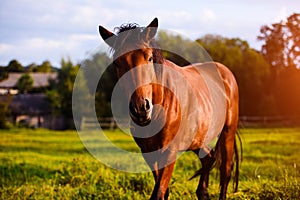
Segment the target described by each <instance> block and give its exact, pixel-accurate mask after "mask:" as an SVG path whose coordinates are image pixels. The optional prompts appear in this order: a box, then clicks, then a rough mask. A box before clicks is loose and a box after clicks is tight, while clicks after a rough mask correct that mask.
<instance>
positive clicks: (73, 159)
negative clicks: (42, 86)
mask: <svg viewBox="0 0 300 200" xmlns="http://www.w3.org/2000/svg"><path fill="white" fill-rule="evenodd" d="M105 134H106V135H107V136H108V137H109V138H110V140H111V141H113V142H114V143H115V144H116V145H118V146H120V147H121V148H124V149H132V150H133V151H138V148H137V146H136V145H135V143H134V141H133V140H132V139H131V137H130V136H128V135H125V134H123V133H122V132H121V131H119V130H114V131H106V132H105ZM240 135H241V139H242V142H243V160H242V163H241V168H240V184H239V190H238V192H237V193H233V187H232V183H230V186H229V191H228V194H227V197H228V199H254V200H255V199H272V200H273V199H300V157H299V152H300V129H299V128H277V129H276V128H272V129H263V128H253V129H250V128H246V129H240ZM200 167H201V165H200V163H199V161H198V159H197V157H196V155H194V154H193V153H191V152H188V153H185V154H183V155H182V156H181V157H180V158H179V159H178V160H177V163H176V167H175V171H174V173H173V177H172V180H171V182H170V191H171V194H170V199H196V195H195V190H196V187H197V184H198V178H196V179H193V180H191V181H188V179H189V178H190V177H191V176H192V175H193V174H194V172H195V171H196V170H197V169H199V168H200ZM218 176H219V173H218V170H217V169H213V170H212V172H211V178H210V185H209V192H210V195H211V198H212V199H218V195H219V183H218V181H219V178H218ZM153 185H154V181H153V178H152V174H151V173H126V172H122V171H118V170H115V169H112V168H110V167H107V166H106V165H104V164H102V163H101V162H100V161H98V160H97V159H95V158H94V157H93V156H92V155H91V154H90V153H89V152H88V151H87V150H86V149H85V147H84V145H83V144H82V142H81V140H80V139H79V137H78V134H77V132H76V131H50V130H45V129H36V130H33V129H10V130H0V198H1V199H5V200H6V199H147V198H149V196H150V194H151V191H152V188H153Z"/></svg>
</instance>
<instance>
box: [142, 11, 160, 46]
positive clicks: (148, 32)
mask: <svg viewBox="0 0 300 200" xmlns="http://www.w3.org/2000/svg"><path fill="white" fill-rule="evenodd" d="M157 27H158V19H157V18H156V17H155V18H154V19H153V21H152V22H151V23H150V24H149V25H148V26H147V27H146V28H145V30H144V31H143V33H144V34H145V38H146V40H148V41H149V40H151V39H152V38H153V37H154V36H155V34H156V32H157Z"/></svg>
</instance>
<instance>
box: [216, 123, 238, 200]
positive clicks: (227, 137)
mask: <svg viewBox="0 0 300 200" xmlns="http://www.w3.org/2000/svg"><path fill="white" fill-rule="evenodd" d="M235 133H236V126H231V127H227V126H225V127H224V129H223V131H222V134H221V136H220V138H219V141H218V142H219V148H220V149H219V150H220V154H221V165H220V172H221V179H220V186H221V192H220V199H222V200H224V199H226V192H227V186H228V183H229V181H230V178H231V171H232V169H233V154H234V143H235Z"/></svg>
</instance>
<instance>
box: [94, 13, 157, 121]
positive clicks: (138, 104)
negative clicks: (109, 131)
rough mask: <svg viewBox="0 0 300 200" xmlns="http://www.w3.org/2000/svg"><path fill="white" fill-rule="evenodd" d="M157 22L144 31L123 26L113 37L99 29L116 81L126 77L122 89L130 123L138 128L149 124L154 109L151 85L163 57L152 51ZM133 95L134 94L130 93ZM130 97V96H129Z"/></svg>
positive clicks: (104, 30)
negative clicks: (109, 54) (127, 102)
mask: <svg viewBox="0 0 300 200" xmlns="http://www.w3.org/2000/svg"><path fill="white" fill-rule="evenodd" d="M157 26H158V20H157V18H155V19H154V20H153V21H152V22H151V23H150V24H149V25H148V26H147V27H139V26H138V25H137V24H126V25H122V26H121V27H119V28H117V29H118V32H117V34H114V33H112V32H110V31H108V30H107V29H105V28H104V27H102V26H99V32H100V35H101V37H102V38H103V39H104V41H105V42H106V43H107V44H108V45H109V46H110V47H111V48H112V50H113V52H114V54H113V60H114V61H113V64H114V66H115V67H116V71H117V77H118V79H120V78H121V77H122V76H123V75H125V74H126V76H129V79H128V78H127V79H126V81H125V82H122V86H123V87H124V89H125V92H126V93H127V94H128V97H129V98H130V100H129V112H130V116H131V119H132V120H133V121H134V122H135V123H136V124H138V125H140V126H145V125H147V124H149V123H150V121H151V113H152V108H153V85H152V84H151V83H152V82H153V81H154V80H155V78H156V74H155V64H157V63H160V62H159V60H161V58H162V56H161V54H159V53H158V51H159V50H158V49H155V48H153V47H154V46H153V44H154V43H153V41H152V39H153V37H154V36H155V34H156V31H157ZM133 91H134V92H133ZM130 95H131V96H130Z"/></svg>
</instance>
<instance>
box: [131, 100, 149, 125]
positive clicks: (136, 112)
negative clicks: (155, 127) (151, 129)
mask: <svg viewBox="0 0 300 200" xmlns="http://www.w3.org/2000/svg"><path fill="white" fill-rule="evenodd" d="M152 107H153V105H152V103H151V102H150V101H149V100H148V99H144V98H141V99H138V100H135V101H133V100H131V101H130V103H129V113H130V117H131V119H132V120H133V121H134V122H135V123H136V124H137V125H140V126H147V125H148V124H150V122H151V113H152Z"/></svg>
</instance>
